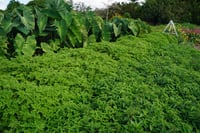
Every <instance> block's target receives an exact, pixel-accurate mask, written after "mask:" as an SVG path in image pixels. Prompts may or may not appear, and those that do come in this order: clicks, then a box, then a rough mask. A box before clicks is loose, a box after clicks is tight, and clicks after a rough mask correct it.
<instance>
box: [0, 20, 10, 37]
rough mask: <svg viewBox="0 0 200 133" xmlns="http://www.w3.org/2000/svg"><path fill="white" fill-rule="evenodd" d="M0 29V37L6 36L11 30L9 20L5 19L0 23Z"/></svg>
mask: <svg viewBox="0 0 200 133" xmlns="http://www.w3.org/2000/svg"><path fill="white" fill-rule="evenodd" d="M0 28H1V29H2V32H1V33H0V34H1V35H6V34H7V33H9V32H10V31H11V30H12V28H13V23H12V20H11V18H10V17H5V18H4V19H3V20H2V21H1V23H0Z"/></svg>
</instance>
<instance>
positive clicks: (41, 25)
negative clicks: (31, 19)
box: [35, 8, 47, 34]
mask: <svg viewBox="0 0 200 133" xmlns="http://www.w3.org/2000/svg"><path fill="white" fill-rule="evenodd" d="M35 11H36V14H37V26H38V29H39V34H42V33H43V31H44V29H45V27H46V25H47V16H46V15H45V14H43V13H42V12H41V11H39V9H37V8H35Z"/></svg>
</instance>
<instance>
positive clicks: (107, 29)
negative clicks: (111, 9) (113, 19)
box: [102, 22, 112, 41]
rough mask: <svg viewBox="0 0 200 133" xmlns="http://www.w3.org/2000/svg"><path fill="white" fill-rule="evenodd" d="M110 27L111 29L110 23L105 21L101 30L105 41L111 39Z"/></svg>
mask: <svg viewBox="0 0 200 133" xmlns="http://www.w3.org/2000/svg"><path fill="white" fill-rule="evenodd" d="M111 29H112V23H109V22H107V23H105V25H104V28H103V30H102V37H103V40H105V41H110V40H111Z"/></svg>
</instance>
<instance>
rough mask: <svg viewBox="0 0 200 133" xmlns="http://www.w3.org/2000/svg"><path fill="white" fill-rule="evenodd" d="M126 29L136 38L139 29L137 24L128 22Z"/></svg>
mask: <svg viewBox="0 0 200 133" xmlns="http://www.w3.org/2000/svg"><path fill="white" fill-rule="evenodd" d="M128 28H129V29H130V30H131V32H132V33H133V35H134V36H138V34H139V27H138V26H137V24H136V23H135V22H133V21H130V23H129V24H128Z"/></svg>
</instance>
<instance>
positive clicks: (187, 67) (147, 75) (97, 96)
mask: <svg viewBox="0 0 200 133" xmlns="http://www.w3.org/2000/svg"><path fill="white" fill-rule="evenodd" d="M17 38H20V39H22V40H21V41H22V42H26V41H27V39H26V40H25V39H24V40H23V38H22V37H20V35H17ZM18 43H19V42H18ZM199 59H200V53H199V51H196V50H194V49H192V48H191V47H183V46H180V45H177V40H176V38H175V37H173V36H170V35H165V34H162V33H155V32H153V33H150V34H144V35H141V36H140V37H135V36H132V35H129V36H123V37H121V38H119V39H118V40H117V42H115V43H113V42H101V43H93V45H89V46H88V47H87V48H81V49H66V48H65V49H63V50H60V51H59V52H58V53H56V54H55V53H52V52H49V53H47V54H44V56H37V57H34V58H26V56H24V57H18V58H14V59H12V60H7V59H5V58H2V57H0V61H1V64H3V65H1V66H0V94H1V95H0V121H1V122H0V132H2V133H4V132H40V133H43V132H44V133H45V132H120V133H121V132H144V133H149V132H152V133H154V132H155V133H157V132H177V133H182V132H199V131H200V126H199V125H200V124H199V123H200V116H199V114H200V97H199V96H200V89H199V88H200V71H199V70H200V69H199V68H200V60H199Z"/></svg>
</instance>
